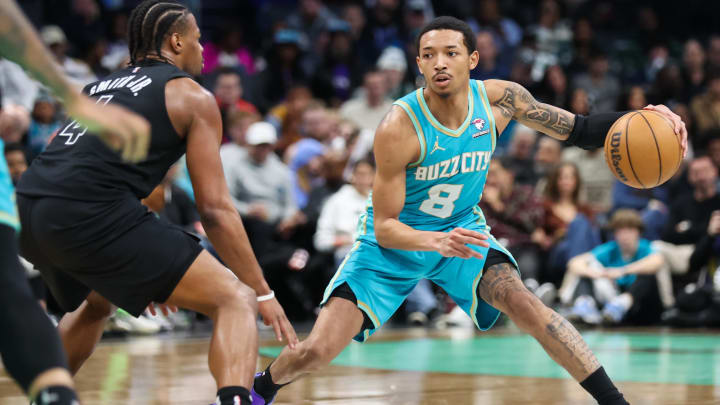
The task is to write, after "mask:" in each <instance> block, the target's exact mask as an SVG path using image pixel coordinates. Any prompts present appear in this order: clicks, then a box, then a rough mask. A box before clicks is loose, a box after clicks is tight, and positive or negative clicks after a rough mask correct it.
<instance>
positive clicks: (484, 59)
mask: <svg viewBox="0 0 720 405" xmlns="http://www.w3.org/2000/svg"><path fill="white" fill-rule="evenodd" d="M476 38H477V39H476V41H477V51H478V55H479V58H478V64H477V66H476V67H475V69H473V70H472V71H471V72H470V77H471V78H472V79H477V80H487V79H503V80H506V79H507V78H508V77H509V76H510V67H509V66H507V65H501V64H499V60H498V51H497V49H496V48H495V40H494V38H493V36H492V34H491V33H490V32H489V31H480V32H479V33H478V34H477V36H476Z"/></svg>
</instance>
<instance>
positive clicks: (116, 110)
mask: <svg viewBox="0 0 720 405" xmlns="http://www.w3.org/2000/svg"><path fill="white" fill-rule="evenodd" d="M67 109H68V113H69V114H70V116H71V117H73V118H74V119H75V120H77V121H78V122H79V123H81V124H82V125H85V126H86V127H87V128H88V130H90V131H91V132H93V133H96V134H97V135H98V137H99V138H100V139H101V140H102V141H103V142H105V143H106V144H107V145H108V146H109V147H110V148H112V149H113V150H116V151H119V152H120V154H121V155H122V158H123V160H125V161H127V162H132V163H136V162H139V161H142V160H144V159H145V158H146V157H147V153H148V148H149V147H150V123H148V122H147V120H146V119H145V118H143V117H141V116H139V115H137V114H135V113H133V112H130V111H128V110H127V109H125V108H122V107H120V106H116V105H111V104H107V105H103V104H96V103H95V101H94V100H92V99H90V98H88V97H87V96H84V95H79V96H78V97H76V98H75V99H74V100H72V101H71V102H68V103H67Z"/></svg>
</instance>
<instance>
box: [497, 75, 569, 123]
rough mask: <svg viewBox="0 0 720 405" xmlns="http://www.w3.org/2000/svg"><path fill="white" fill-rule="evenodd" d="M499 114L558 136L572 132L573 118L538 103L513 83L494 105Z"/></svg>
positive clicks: (556, 109) (564, 112)
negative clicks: (544, 129) (497, 108)
mask: <svg viewBox="0 0 720 405" xmlns="http://www.w3.org/2000/svg"><path fill="white" fill-rule="evenodd" d="M496 105H497V106H498V107H499V108H500V112H501V113H502V115H503V116H505V117H507V118H513V117H514V118H517V119H520V120H521V121H524V122H526V123H528V124H531V126H532V124H535V125H536V126H540V127H542V128H546V129H548V130H549V131H550V132H552V133H554V134H558V135H567V134H569V133H570V131H572V127H573V124H574V121H575V119H574V116H573V115H572V114H571V113H569V112H567V111H565V110H563V109H561V108H558V107H555V106H552V105H549V104H545V103H540V102H538V101H537V100H535V98H534V97H533V96H532V95H531V94H530V92H529V91H527V90H526V89H525V88H524V87H522V86H520V85H519V84H516V83H513V84H512V85H510V86H508V87H506V88H505V91H504V93H503V96H502V98H500V100H499V101H498V102H497V103H496Z"/></svg>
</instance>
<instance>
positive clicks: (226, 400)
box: [217, 386, 252, 405]
mask: <svg viewBox="0 0 720 405" xmlns="http://www.w3.org/2000/svg"><path fill="white" fill-rule="evenodd" d="M217 398H218V399H217V404H218V405H251V404H252V399H250V391H248V390H247V388H244V387H237V386H230V387H222V388H220V389H219V390H218V392H217Z"/></svg>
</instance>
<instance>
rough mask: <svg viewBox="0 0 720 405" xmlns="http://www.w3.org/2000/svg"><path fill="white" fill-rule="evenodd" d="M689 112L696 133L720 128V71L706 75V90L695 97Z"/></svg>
mask: <svg viewBox="0 0 720 405" xmlns="http://www.w3.org/2000/svg"><path fill="white" fill-rule="evenodd" d="M718 39H719V40H720V38H718ZM690 110H691V111H692V114H693V119H694V123H695V126H696V130H697V132H698V133H703V132H705V131H707V130H709V129H712V128H720V70H718V71H713V72H711V73H710V74H708V79H707V90H705V92H703V93H702V94H700V95H698V96H695V98H694V99H693V100H692V101H691V102H690Z"/></svg>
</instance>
